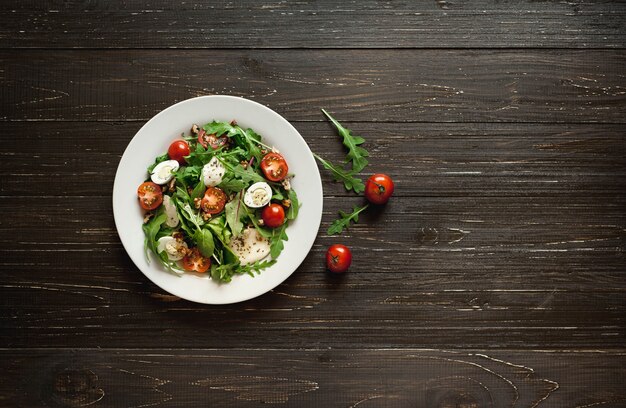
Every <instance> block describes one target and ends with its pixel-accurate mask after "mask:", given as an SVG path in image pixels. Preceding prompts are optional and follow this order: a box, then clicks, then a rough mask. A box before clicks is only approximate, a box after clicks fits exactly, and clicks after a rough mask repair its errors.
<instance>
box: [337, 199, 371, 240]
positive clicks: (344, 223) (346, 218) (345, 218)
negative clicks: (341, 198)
mask: <svg viewBox="0 0 626 408" xmlns="http://www.w3.org/2000/svg"><path fill="white" fill-rule="evenodd" d="M367 207H369V204H365V205H364V206H363V207H359V206H356V205H355V206H354V208H353V209H352V213H351V214H346V213H345V212H343V211H341V210H340V211H339V216H340V218H339V219H338V220H335V221H333V223H332V224H330V227H329V228H328V235H335V234H339V233H341V232H342V231H343V229H344V228H348V227H349V226H350V221H354V222H355V223H356V222H358V221H359V214H360V213H361V212H363V210H365V209H366V208H367Z"/></svg>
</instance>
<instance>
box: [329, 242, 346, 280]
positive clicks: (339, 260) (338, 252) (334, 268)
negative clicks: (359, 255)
mask: <svg viewBox="0 0 626 408" xmlns="http://www.w3.org/2000/svg"><path fill="white" fill-rule="evenodd" d="M351 263H352V252H350V249H349V248H348V247H347V246H345V245H341V244H335V245H332V246H331V247H330V248H328V251H327V252H326V267H327V268H328V270H329V271H331V272H333V273H344V272H345V271H347V270H348V268H349V267H350V264H351Z"/></svg>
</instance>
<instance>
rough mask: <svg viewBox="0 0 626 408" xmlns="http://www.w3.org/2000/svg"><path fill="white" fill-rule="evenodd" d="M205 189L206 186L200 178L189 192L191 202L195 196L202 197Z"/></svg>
mask: <svg viewBox="0 0 626 408" xmlns="http://www.w3.org/2000/svg"><path fill="white" fill-rule="evenodd" d="M205 191H206V186H205V185H204V181H202V180H200V182H199V183H198V184H196V187H194V189H193V191H192V192H191V196H190V197H189V198H190V199H191V202H192V203H193V202H194V201H195V200H196V198H200V197H202V195H203V194H204V192H205Z"/></svg>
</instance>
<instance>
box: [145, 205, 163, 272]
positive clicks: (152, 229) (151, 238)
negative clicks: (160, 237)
mask: <svg viewBox="0 0 626 408" xmlns="http://www.w3.org/2000/svg"><path fill="white" fill-rule="evenodd" d="M165 220H167V215H166V214H165V212H164V211H163V206H161V207H159V208H158V209H157V211H156V212H155V214H154V217H152V219H151V220H150V221H148V222H147V223H145V224H144V225H143V226H142V229H143V232H144V234H145V236H146V237H145V240H144V249H145V250H146V257H147V256H148V249H150V250H152V251H153V252H154V253H155V254H156V253H157V250H156V248H157V239H156V236H157V234H158V233H159V230H160V229H161V226H162V225H163V223H164V222H165ZM149 259H150V258H149V257H148V260H149Z"/></svg>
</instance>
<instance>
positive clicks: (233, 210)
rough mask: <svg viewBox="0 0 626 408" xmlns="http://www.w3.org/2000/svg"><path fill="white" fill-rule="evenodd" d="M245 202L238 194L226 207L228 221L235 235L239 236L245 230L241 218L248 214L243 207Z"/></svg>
mask: <svg viewBox="0 0 626 408" xmlns="http://www.w3.org/2000/svg"><path fill="white" fill-rule="evenodd" d="M243 207H244V204H243V203H242V202H241V197H240V196H239V195H238V196H237V197H236V198H235V199H234V200H230V201H229V202H228V203H226V206H225V207H224V212H225V213H226V223H227V224H228V226H229V227H230V229H231V230H232V231H233V235H234V236H238V235H239V234H241V231H243V222H241V218H242V217H243V216H245V215H246V210H245V209H244V208H243Z"/></svg>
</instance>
